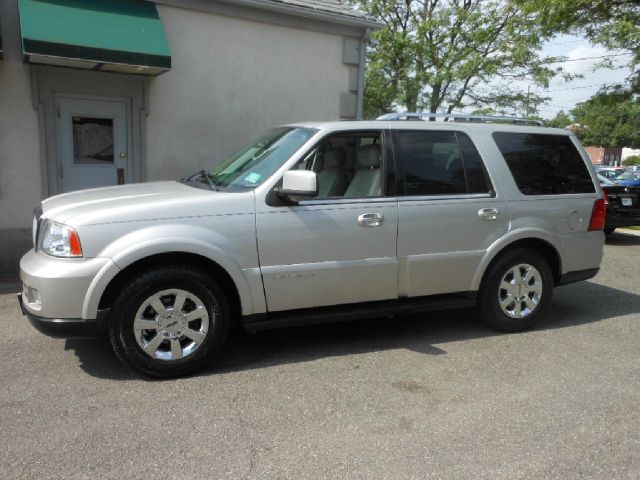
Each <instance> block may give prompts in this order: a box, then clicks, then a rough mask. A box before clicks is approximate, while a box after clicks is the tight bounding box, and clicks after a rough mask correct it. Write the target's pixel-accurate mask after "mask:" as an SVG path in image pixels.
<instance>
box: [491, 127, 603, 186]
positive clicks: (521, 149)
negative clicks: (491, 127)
mask: <svg viewBox="0 0 640 480" xmlns="http://www.w3.org/2000/svg"><path fill="white" fill-rule="evenodd" d="M493 138H494V140H495V142H496V144H497V145H498V148H499V149H500V152H501V153H502V156H503V157H504V159H505V160H506V162H507V165H508V166H509V170H511V174H512V175H513V179H514V180H515V182H516V185H517V186H518V189H520V191H521V192H522V193H523V194H525V195H557V194H564V193H592V192H595V187H594V186H593V181H592V180H591V175H589V170H588V169H587V166H586V165H585V162H584V160H583V159H582V157H581V156H580V153H579V152H578V150H577V148H576V146H575V145H574V144H573V142H572V141H571V139H570V138H569V137H568V136H565V135H548V134H533V133H531V134H530V133H511V132H495V133H494V134H493Z"/></svg>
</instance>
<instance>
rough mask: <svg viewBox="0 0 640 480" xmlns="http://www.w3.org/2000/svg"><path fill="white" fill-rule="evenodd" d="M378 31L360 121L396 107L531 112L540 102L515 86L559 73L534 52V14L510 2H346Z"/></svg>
mask: <svg viewBox="0 0 640 480" xmlns="http://www.w3.org/2000/svg"><path fill="white" fill-rule="evenodd" d="M352 2H353V3H355V4H356V6H357V7H358V8H359V9H361V10H363V11H365V12H367V13H368V14H369V15H370V16H372V17H374V18H375V19H377V20H378V21H380V22H381V23H382V24H383V25H384V27H383V28H382V29H380V30H379V31H376V32H374V33H373V41H372V44H371V46H370V48H369V50H368V57H369V58H368V62H369V63H368V68H367V75H366V86H365V116H366V117H368V118H370V117H375V116H377V115H380V114H382V113H386V112H390V111H393V110H397V109H406V110H409V111H418V110H422V111H430V112H437V111H446V112H452V111H454V110H458V109H462V108H464V107H469V106H471V107H475V108H479V109H490V110H492V111H496V112H500V113H505V114H506V113H519V114H526V113H529V114H535V113H536V112H537V106H538V105H539V104H540V103H542V102H543V101H545V100H546V98H544V97H541V96H539V95H534V94H529V93H527V92H526V91H522V90H521V89H518V88H516V87H514V86H513V84H512V81H513V80H519V79H527V80H530V81H531V80H533V81H534V82H535V83H537V84H539V85H541V86H544V87H546V86H547V85H548V83H549V80H550V79H551V78H553V77H554V76H555V75H557V74H559V73H560V72H561V70H560V69H559V68H558V67H557V66H554V62H555V61H556V60H557V59H556V58H543V57H542V56H541V54H540V51H541V43H542V41H543V40H544V35H541V32H540V28H539V27H537V25H538V24H539V20H538V17H539V13H537V12H533V11H532V12H528V13H527V12H525V11H524V9H523V8H522V7H521V6H519V5H517V4H514V3H512V2H510V1H509V0H352Z"/></svg>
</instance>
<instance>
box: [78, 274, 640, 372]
mask: <svg viewBox="0 0 640 480" xmlns="http://www.w3.org/2000/svg"><path fill="white" fill-rule="evenodd" d="M638 312H640V295H635V294H632V293H628V292H625V291H623V290H618V289H614V288H610V287H606V286H603V285H599V284H596V283H591V282H582V283H578V284H574V285H568V286H564V287H559V288H557V289H556V290H555V292H554V299H553V304H552V308H551V309H550V310H549V313H548V314H547V317H546V318H545V319H544V320H543V321H542V323H541V324H540V325H539V326H538V327H537V328H536V329H535V330H550V329H556V328H571V327H574V326H578V325H584V324H589V323H593V322H598V321H601V320H606V319H610V318H614V317H617V316H622V315H628V314H632V313H638ZM494 335H501V334H500V333H498V332H495V331H493V330H491V329H489V328H487V327H485V326H484V325H482V324H481V323H480V322H479V320H478V316H477V313H476V311H475V310H473V309H467V310H451V311H446V312H430V313H428V314H420V315H404V316H398V317H384V318H374V319H369V320H357V321H352V322H343V323H335V324H327V325H314V326H309V327H300V328H288V329H282V330H273V331H267V332H262V333H258V334H256V335H249V334H243V333H235V334H234V335H232V337H231V338H230V340H229V342H228V343H227V345H226V346H225V348H224V349H223V351H222V352H221V354H220V356H219V357H218V359H217V360H215V361H214V362H213V363H212V364H211V366H210V367H208V368H207V369H205V370H204V371H203V372H200V373H198V374H197V375H199V376H202V375H212V374H214V375H215V374H218V373H228V372H234V371H242V370H252V369H259V368H266V367H271V366H276V365H283V364H289V363H299V362H308V361H313V360H317V359H321V358H327V357H335V356H342V355H354V354H362V353H371V352H376V351H384V350H392V349H399V348H402V349H408V350H411V351H414V352H419V353H423V354H425V355H445V354H446V353H447V352H446V350H444V349H443V348H441V344H446V343H448V342H456V341H461V340H468V339H476V338H483V337H490V336H494ZM65 348H66V349H67V350H74V352H75V354H76V355H77V356H78V359H79V360H80V367H81V368H82V369H83V370H84V371H85V372H87V373H88V374H90V375H93V376H96V377H100V378H109V379H117V380H140V379H144V377H141V376H140V375H138V374H137V373H136V372H135V371H133V370H132V369H131V368H129V367H127V366H125V365H122V364H121V363H120V362H119V361H118V360H117V359H116V357H115V355H114V354H113V352H112V351H111V348H110V346H109V344H108V342H107V341H106V340H104V339H103V340H83V339H68V340H67V341H66V343H65Z"/></svg>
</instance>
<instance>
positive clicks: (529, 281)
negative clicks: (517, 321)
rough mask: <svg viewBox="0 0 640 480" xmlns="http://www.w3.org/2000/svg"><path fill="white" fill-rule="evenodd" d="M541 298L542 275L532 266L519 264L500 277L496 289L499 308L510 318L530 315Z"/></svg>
mask: <svg viewBox="0 0 640 480" xmlns="http://www.w3.org/2000/svg"><path fill="white" fill-rule="evenodd" d="M541 297H542V275H541V274H540V272H539V271H538V270H537V269H536V268H535V267H534V266H532V265H529V264H527V263H521V264H519V265H516V266H514V267H512V268H510V269H509V270H507V273H505V275H504V276H503V277H502V281H501V282H500V286H499V287H498V303H499V304H500V308H501V309H502V311H503V312H504V313H505V315H508V316H509V317H511V318H525V317H528V316H529V315H531V314H532V313H533V312H534V310H535V309H536V308H537V307H538V304H539V303H540V298H541Z"/></svg>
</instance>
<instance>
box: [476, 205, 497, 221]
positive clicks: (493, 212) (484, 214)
mask: <svg viewBox="0 0 640 480" xmlns="http://www.w3.org/2000/svg"><path fill="white" fill-rule="evenodd" d="M499 216H500V210H498V209H497V208H481V209H480V210H478V217H480V219H482V220H497V219H498V217H499Z"/></svg>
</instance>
